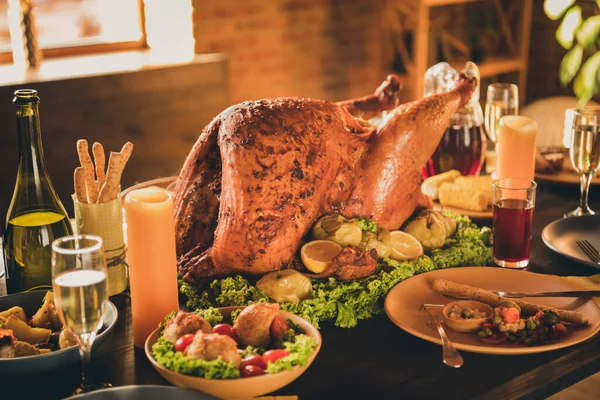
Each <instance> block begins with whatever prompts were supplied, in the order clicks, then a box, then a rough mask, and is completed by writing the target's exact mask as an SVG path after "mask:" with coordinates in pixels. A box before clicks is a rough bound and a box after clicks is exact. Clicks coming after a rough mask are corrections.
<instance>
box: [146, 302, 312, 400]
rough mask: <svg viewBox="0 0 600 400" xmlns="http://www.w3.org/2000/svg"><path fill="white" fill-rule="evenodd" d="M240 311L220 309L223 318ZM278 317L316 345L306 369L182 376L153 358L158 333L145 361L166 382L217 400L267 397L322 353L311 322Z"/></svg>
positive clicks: (148, 342) (150, 339)
mask: <svg viewBox="0 0 600 400" xmlns="http://www.w3.org/2000/svg"><path fill="white" fill-rule="evenodd" d="M241 308H244V307H222V308H218V310H219V312H220V313H221V314H222V315H224V316H228V315H230V314H231V312H232V311H234V310H237V309H241ZM279 315H280V316H281V317H283V318H285V319H290V320H292V321H293V322H294V323H295V324H297V325H299V326H300V327H301V328H302V329H303V330H304V332H305V333H306V335H308V336H310V337H312V338H313V339H315V340H316V341H317V347H316V348H315V350H314V351H313V353H312V355H311V356H310V358H309V359H308V362H307V363H306V365H305V366H303V367H300V366H295V367H294V368H292V369H291V370H288V371H281V372H278V373H276V374H266V375H261V376H253V377H249V378H237V379H205V378H199V377H197V376H191V375H185V374H180V373H178V372H174V371H171V370H169V369H167V368H165V367H163V366H161V365H159V364H158V363H157V362H156V360H155V359H154V357H153V356H152V346H153V345H154V343H156V341H157V340H158V336H159V333H160V332H159V329H156V330H155V331H154V332H152V333H151V334H150V336H148V339H147V340H146V345H145V351H146V357H148V360H150V363H151V364H152V366H153V367H154V369H156V371H158V373H159V374H160V375H161V376H162V377H163V378H165V379H166V380H168V381H169V382H171V383H172V384H173V385H175V386H179V387H184V388H189V389H195V390H199V391H201V392H204V393H209V394H211V395H213V396H217V397H218V398H220V399H250V398H254V397H258V396H262V395H264V394H265V393H270V392H274V391H275V390H277V389H280V388H282V387H284V386H286V385H288V384H290V383H292V382H293V381H295V380H296V379H298V377H300V375H302V374H303V373H304V371H306V370H307V369H308V367H310V365H311V364H312V362H313V361H314V359H315V357H316V356H317V354H318V353H319V350H320V349H321V334H320V333H319V330H318V329H317V328H315V327H314V326H313V325H312V324H311V323H310V322H308V321H306V320H305V319H304V318H301V317H299V316H297V315H295V314H291V313H288V312H285V311H279Z"/></svg>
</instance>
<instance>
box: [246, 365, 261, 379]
mask: <svg viewBox="0 0 600 400" xmlns="http://www.w3.org/2000/svg"><path fill="white" fill-rule="evenodd" d="M241 374H242V376H243V377H244V378H247V377H249V376H259V375H264V374H265V370H264V369H262V368H261V367H259V366H258V365H245V366H243V367H242V370H241Z"/></svg>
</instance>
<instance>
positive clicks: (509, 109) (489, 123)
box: [484, 83, 519, 143]
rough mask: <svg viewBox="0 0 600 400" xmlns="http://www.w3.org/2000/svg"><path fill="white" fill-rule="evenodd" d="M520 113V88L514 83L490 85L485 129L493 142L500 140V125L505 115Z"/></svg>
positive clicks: (486, 104)
mask: <svg viewBox="0 0 600 400" xmlns="http://www.w3.org/2000/svg"><path fill="white" fill-rule="evenodd" d="M518 114H519V88H518V87H517V85H514V84H512V83H493V84H491V85H489V86H488V91H487V95H486V100H485V119H484V121H485V130H486V132H487V135H488V138H489V139H490V140H491V141H492V143H496V142H497V140H498V125H499V123H500V118H502V117H503V116H505V115H518Z"/></svg>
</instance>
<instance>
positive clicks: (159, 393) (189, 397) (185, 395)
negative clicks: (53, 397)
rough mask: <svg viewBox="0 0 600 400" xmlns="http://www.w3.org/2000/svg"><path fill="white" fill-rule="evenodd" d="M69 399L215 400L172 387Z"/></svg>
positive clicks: (136, 388) (112, 390)
mask: <svg viewBox="0 0 600 400" xmlns="http://www.w3.org/2000/svg"><path fill="white" fill-rule="evenodd" d="M69 399H73V400H75V399H77V400H79V399H85V400H163V399H177V400H216V397H212V396H209V395H207V394H204V393H200V392H196V391H194V390H187V389H181V388H178V387H173V386H157V385H146V386H121V387H115V388H110V389H104V390H96V391H93V392H90V393H85V394H81V395H79V396H73V397H69Z"/></svg>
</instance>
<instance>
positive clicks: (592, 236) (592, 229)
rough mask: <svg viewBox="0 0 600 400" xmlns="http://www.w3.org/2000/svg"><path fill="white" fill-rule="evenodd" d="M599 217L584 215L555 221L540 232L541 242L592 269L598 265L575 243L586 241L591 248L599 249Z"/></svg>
mask: <svg viewBox="0 0 600 400" xmlns="http://www.w3.org/2000/svg"><path fill="white" fill-rule="evenodd" d="M599 226H600V215H584V216H581V217H571V218H562V219H557V220H556V221H554V222H551V223H549V224H548V225H546V227H545V228H544V229H543V230H542V240H543V241H544V243H545V244H546V246H548V247H549V248H550V249H551V250H554V251H555V252H557V253H558V254H561V255H563V256H565V257H568V258H570V259H571V260H573V261H577V262H578V263H582V264H585V265H588V266H590V267H594V268H600V265H598V264H596V263H594V262H592V261H590V259H589V258H588V256H586V255H585V253H584V252H583V251H581V249H580V248H579V246H577V243H575V242H576V241H577V240H580V239H587V240H588V241H589V242H590V243H591V244H592V246H594V247H595V248H597V249H600V230H599V229H598V227H599Z"/></svg>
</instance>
